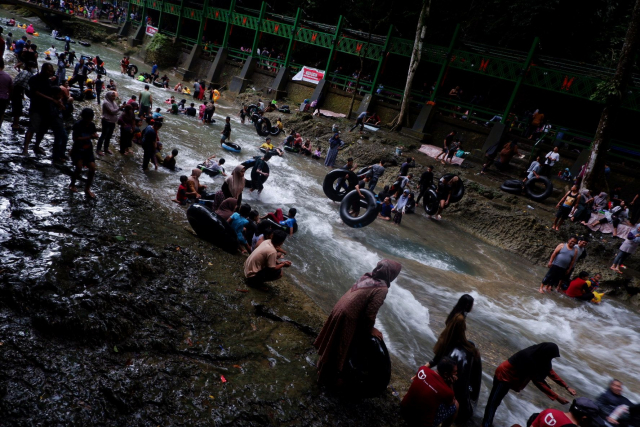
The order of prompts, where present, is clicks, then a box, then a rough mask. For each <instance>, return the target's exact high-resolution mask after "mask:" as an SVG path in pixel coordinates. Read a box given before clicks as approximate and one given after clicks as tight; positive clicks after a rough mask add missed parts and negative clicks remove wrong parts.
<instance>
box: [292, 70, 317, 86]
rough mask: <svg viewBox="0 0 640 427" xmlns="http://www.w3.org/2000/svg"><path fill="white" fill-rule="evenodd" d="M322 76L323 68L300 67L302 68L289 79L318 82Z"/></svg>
mask: <svg viewBox="0 0 640 427" xmlns="http://www.w3.org/2000/svg"><path fill="white" fill-rule="evenodd" d="M323 78H324V70H317V69H315V68H309V67H302V70H300V71H298V74H296V75H295V76H293V77H292V79H291V80H302V81H305V82H309V83H314V84H318V83H319V82H320V80H322V79H323Z"/></svg>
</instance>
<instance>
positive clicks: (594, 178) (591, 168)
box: [580, 0, 640, 192]
mask: <svg viewBox="0 0 640 427" xmlns="http://www.w3.org/2000/svg"><path fill="white" fill-rule="evenodd" d="M639 45H640V0H636V4H635V6H634V8H633V13H632V15H631V22H629V29H628V30H627V36H626V38H625V41H624V45H623V46H622V51H621V52H620V60H619V61H618V67H617V68H616V72H615V74H614V75H613V80H612V88H611V89H612V92H613V94H611V95H609V96H608V97H607V100H606V105H605V107H604V109H603V110H602V115H601V116H600V123H598V130H596V135H595V137H594V139H593V143H592V146H591V155H590V156H589V160H588V161H587V164H586V170H585V176H584V179H583V180H582V185H581V187H580V189H581V190H582V189H590V190H592V191H593V192H595V191H598V190H601V189H606V188H607V182H606V179H605V175H604V166H605V162H606V159H607V151H608V150H609V142H610V140H611V131H612V130H613V127H614V123H613V122H614V120H615V119H616V116H617V115H618V111H619V110H620V106H621V105H622V99H623V97H624V95H625V92H626V90H627V85H628V84H629V81H630V80H631V72H632V69H633V63H634V61H635V57H636V53H637V52H638V46H639Z"/></svg>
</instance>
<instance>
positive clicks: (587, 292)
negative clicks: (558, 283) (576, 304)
mask: <svg viewBox="0 0 640 427" xmlns="http://www.w3.org/2000/svg"><path fill="white" fill-rule="evenodd" d="M588 278H589V273H587V272H586V271H581V272H580V274H578V277H576V278H575V279H573V280H572V281H571V283H570V284H569V287H568V288H567V291H566V294H567V296H568V297H571V298H577V299H580V300H584V301H591V300H592V299H593V298H594V295H593V292H592V291H591V288H590V287H589V284H588V283H587V279H588Z"/></svg>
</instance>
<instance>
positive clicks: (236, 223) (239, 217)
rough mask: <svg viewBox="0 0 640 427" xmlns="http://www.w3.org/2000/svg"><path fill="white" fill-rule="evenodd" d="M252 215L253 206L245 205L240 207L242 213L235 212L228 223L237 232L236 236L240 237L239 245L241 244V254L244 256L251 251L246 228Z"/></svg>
mask: <svg viewBox="0 0 640 427" xmlns="http://www.w3.org/2000/svg"><path fill="white" fill-rule="evenodd" d="M250 213H251V206H249V205H247V204H244V205H242V206H240V212H234V214H233V215H231V217H229V219H228V221H229V224H231V227H232V228H233V229H234V230H235V232H236V235H237V236H238V243H239V244H240V252H242V253H243V254H246V253H249V252H250V251H251V247H250V246H249V244H248V243H247V240H246V239H245V237H244V231H245V226H246V225H247V224H249V220H248V219H247V217H248V216H249V214H250Z"/></svg>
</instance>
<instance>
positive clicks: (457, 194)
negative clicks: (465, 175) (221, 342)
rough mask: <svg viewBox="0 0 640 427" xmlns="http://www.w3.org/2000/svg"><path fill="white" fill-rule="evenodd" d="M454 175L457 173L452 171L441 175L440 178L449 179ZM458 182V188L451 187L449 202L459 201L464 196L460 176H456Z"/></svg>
mask: <svg viewBox="0 0 640 427" xmlns="http://www.w3.org/2000/svg"><path fill="white" fill-rule="evenodd" d="M454 176H457V175H455V174H452V173H447V174H444V175H442V178H446V179H449V178H452V177H454ZM458 182H459V184H458V189H457V190H455V189H453V188H452V189H451V197H450V198H449V204H451V203H457V202H459V201H460V200H462V197H463V196H464V182H462V178H460V177H459V176H458Z"/></svg>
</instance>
